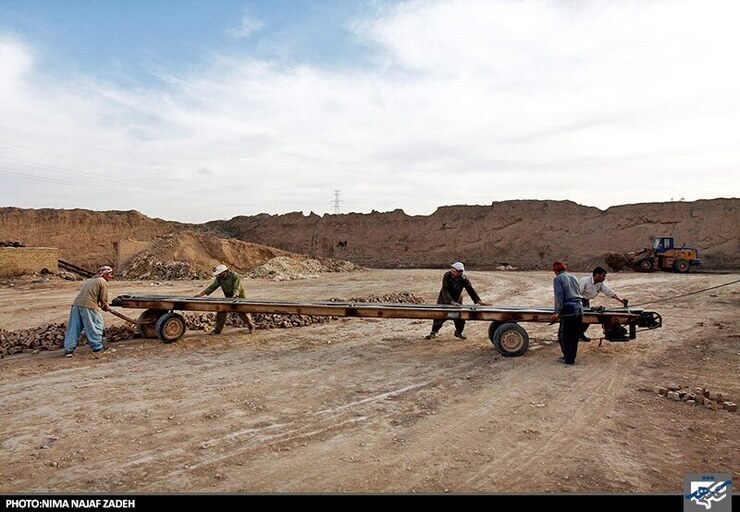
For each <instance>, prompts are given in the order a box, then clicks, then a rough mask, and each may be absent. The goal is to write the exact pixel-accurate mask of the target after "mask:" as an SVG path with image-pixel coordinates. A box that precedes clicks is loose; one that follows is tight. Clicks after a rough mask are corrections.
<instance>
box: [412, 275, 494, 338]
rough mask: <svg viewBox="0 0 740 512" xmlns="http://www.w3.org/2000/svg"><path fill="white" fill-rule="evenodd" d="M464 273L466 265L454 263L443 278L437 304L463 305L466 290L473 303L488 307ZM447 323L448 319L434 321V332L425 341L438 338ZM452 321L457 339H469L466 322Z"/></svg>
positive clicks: (460, 320)
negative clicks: (464, 330)
mask: <svg viewBox="0 0 740 512" xmlns="http://www.w3.org/2000/svg"><path fill="white" fill-rule="evenodd" d="M463 272H465V265H463V264H462V263H461V262H459V261H456V262H455V263H453V264H452V266H451V268H450V270H448V271H447V272H445V275H444V276H443V277H442V289H441V290H440V291H439V296H438V297H437V304H449V305H452V306H460V305H462V292H463V290H466V291H467V292H468V295H469V296H470V298H471V299H473V302H475V303H476V304H480V305H487V304H486V303H485V302H482V301H481V300H480V297H478V294H477V293H475V289H474V288H473V285H472V284H470V280H469V279H468V278H467V276H464V275H463ZM446 321H447V319H446V318H444V319H439V320H434V321H433V323H432V332H430V333H429V334H427V335H426V337H425V339H428V340H431V339H433V338H436V337H437V333H438V332H439V330H440V329H441V328H442V324H444V323H445V322H446ZM452 321H453V322H454V323H455V337H456V338H460V339H461V340H464V339H467V337H466V336H465V335H464V334H463V329H465V320H462V319H461V318H455V319H453V320H452Z"/></svg>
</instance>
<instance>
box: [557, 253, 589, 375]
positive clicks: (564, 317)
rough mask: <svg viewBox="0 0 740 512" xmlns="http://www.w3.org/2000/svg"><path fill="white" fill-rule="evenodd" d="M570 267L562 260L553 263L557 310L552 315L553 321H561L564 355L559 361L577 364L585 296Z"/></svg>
mask: <svg viewBox="0 0 740 512" xmlns="http://www.w3.org/2000/svg"><path fill="white" fill-rule="evenodd" d="M567 270H568V268H567V267H566V266H565V263H563V262H562V261H556V262H555V263H553V264H552V271H553V272H555V278H554V279H553V281H552V287H553V293H554V296H555V308H554V309H555V312H554V313H553V314H552V316H551V317H550V320H552V322H553V323H554V322H560V328H559V329H558V341H559V342H560V350H562V351H563V357H561V358H559V359H558V361H560V362H561V363H565V364H575V362H576V354H577V353H578V337H579V336H580V334H581V322H582V320H583V297H582V296H581V286H580V283H579V282H578V279H577V278H576V276H574V275H573V274H570V273H568V272H567Z"/></svg>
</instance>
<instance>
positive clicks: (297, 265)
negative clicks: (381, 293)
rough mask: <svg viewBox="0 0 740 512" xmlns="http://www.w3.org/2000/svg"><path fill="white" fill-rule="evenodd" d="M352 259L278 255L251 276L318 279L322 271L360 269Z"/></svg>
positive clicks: (250, 273) (257, 268)
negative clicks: (304, 257)
mask: <svg viewBox="0 0 740 512" xmlns="http://www.w3.org/2000/svg"><path fill="white" fill-rule="evenodd" d="M361 268H362V267H359V266H357V265H355V264H354V263H352V262H351V261H341V260H333V259H330V258H319V259H311V258H306V259H303V258H296V257H290V256H276V257H274V258H272V259H270V260H269V261H267V262H266V263H263V264H262V265H260V266H258V267H256V268H254V269H253V270H252V271H251V272H249V277H255V278H268V279H272V280H273V281H290V280H293V279H316V278H317V277H318V276H317V275H316V274H318V273H320V272H352V271H355V270H360V269H361Z"/></svg>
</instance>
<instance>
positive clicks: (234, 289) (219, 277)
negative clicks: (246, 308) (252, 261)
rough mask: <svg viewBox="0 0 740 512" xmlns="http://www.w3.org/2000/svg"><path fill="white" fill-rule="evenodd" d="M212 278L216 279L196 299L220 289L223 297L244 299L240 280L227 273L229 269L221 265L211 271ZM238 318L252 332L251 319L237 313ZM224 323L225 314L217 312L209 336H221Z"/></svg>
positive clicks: (229, 272)
mask: <svg viewBox="0 0 740 512" xmlns="http://www.w3.org/2000/svg"><path fill="white" fill-rule="evenodd" d="M213 276H214V277H215V278H216V279H214V280H213V282H212V283H211V285H210V286H209V287H208V288H206V289H205V290H203V291H202V292H200V293H199V294H198V295H196V297H203V296H204V295H210V294H211V293H213V292H214V291H215V290H216V288H218V287H221V290H223V292H224V297H238V298H240V299H246V298H247V296H246V294H245V293H244V286H243V285H242V280H241V278H239V275H238V274H237V273H236V272H231V271H229V268H228V267H227V266H226V265H224V264H221V265H219V266H217V267H216V268H214V269H213ZM237 315H239V318H241V319H242V321H243V322H244V323H245V324H247V328H248V329H249V332H252V331H254V324H253V323H252V317H250V316H249V313H237ZM225 323H226V312H225V311H219V312H217V313H216V326H215V327H214V328H213V331H212V332H211V334H221V331H222V330H223V328H224V324H225Z"/></svg>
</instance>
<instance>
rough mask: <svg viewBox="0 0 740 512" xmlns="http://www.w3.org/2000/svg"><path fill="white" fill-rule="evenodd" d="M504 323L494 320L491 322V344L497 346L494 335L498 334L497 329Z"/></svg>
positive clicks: (489, 334) (489, 328)
mask: <svg viewBox="0 0 740 512" xmlns="http://www.w3.org/2000/svg"><path fill="white" fill-rule="evenodd" d="M503 324H504V323H503V322H499V321H498V320H494V321H493V322H491V324H490V325H489V326H488V339H489V340H491V343H493V344H494V345H496V343H495V342H494V341H493V335H494V334H495V333H496V329H498V328H499V327H501V326H502V325H503Z"/></svg>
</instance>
